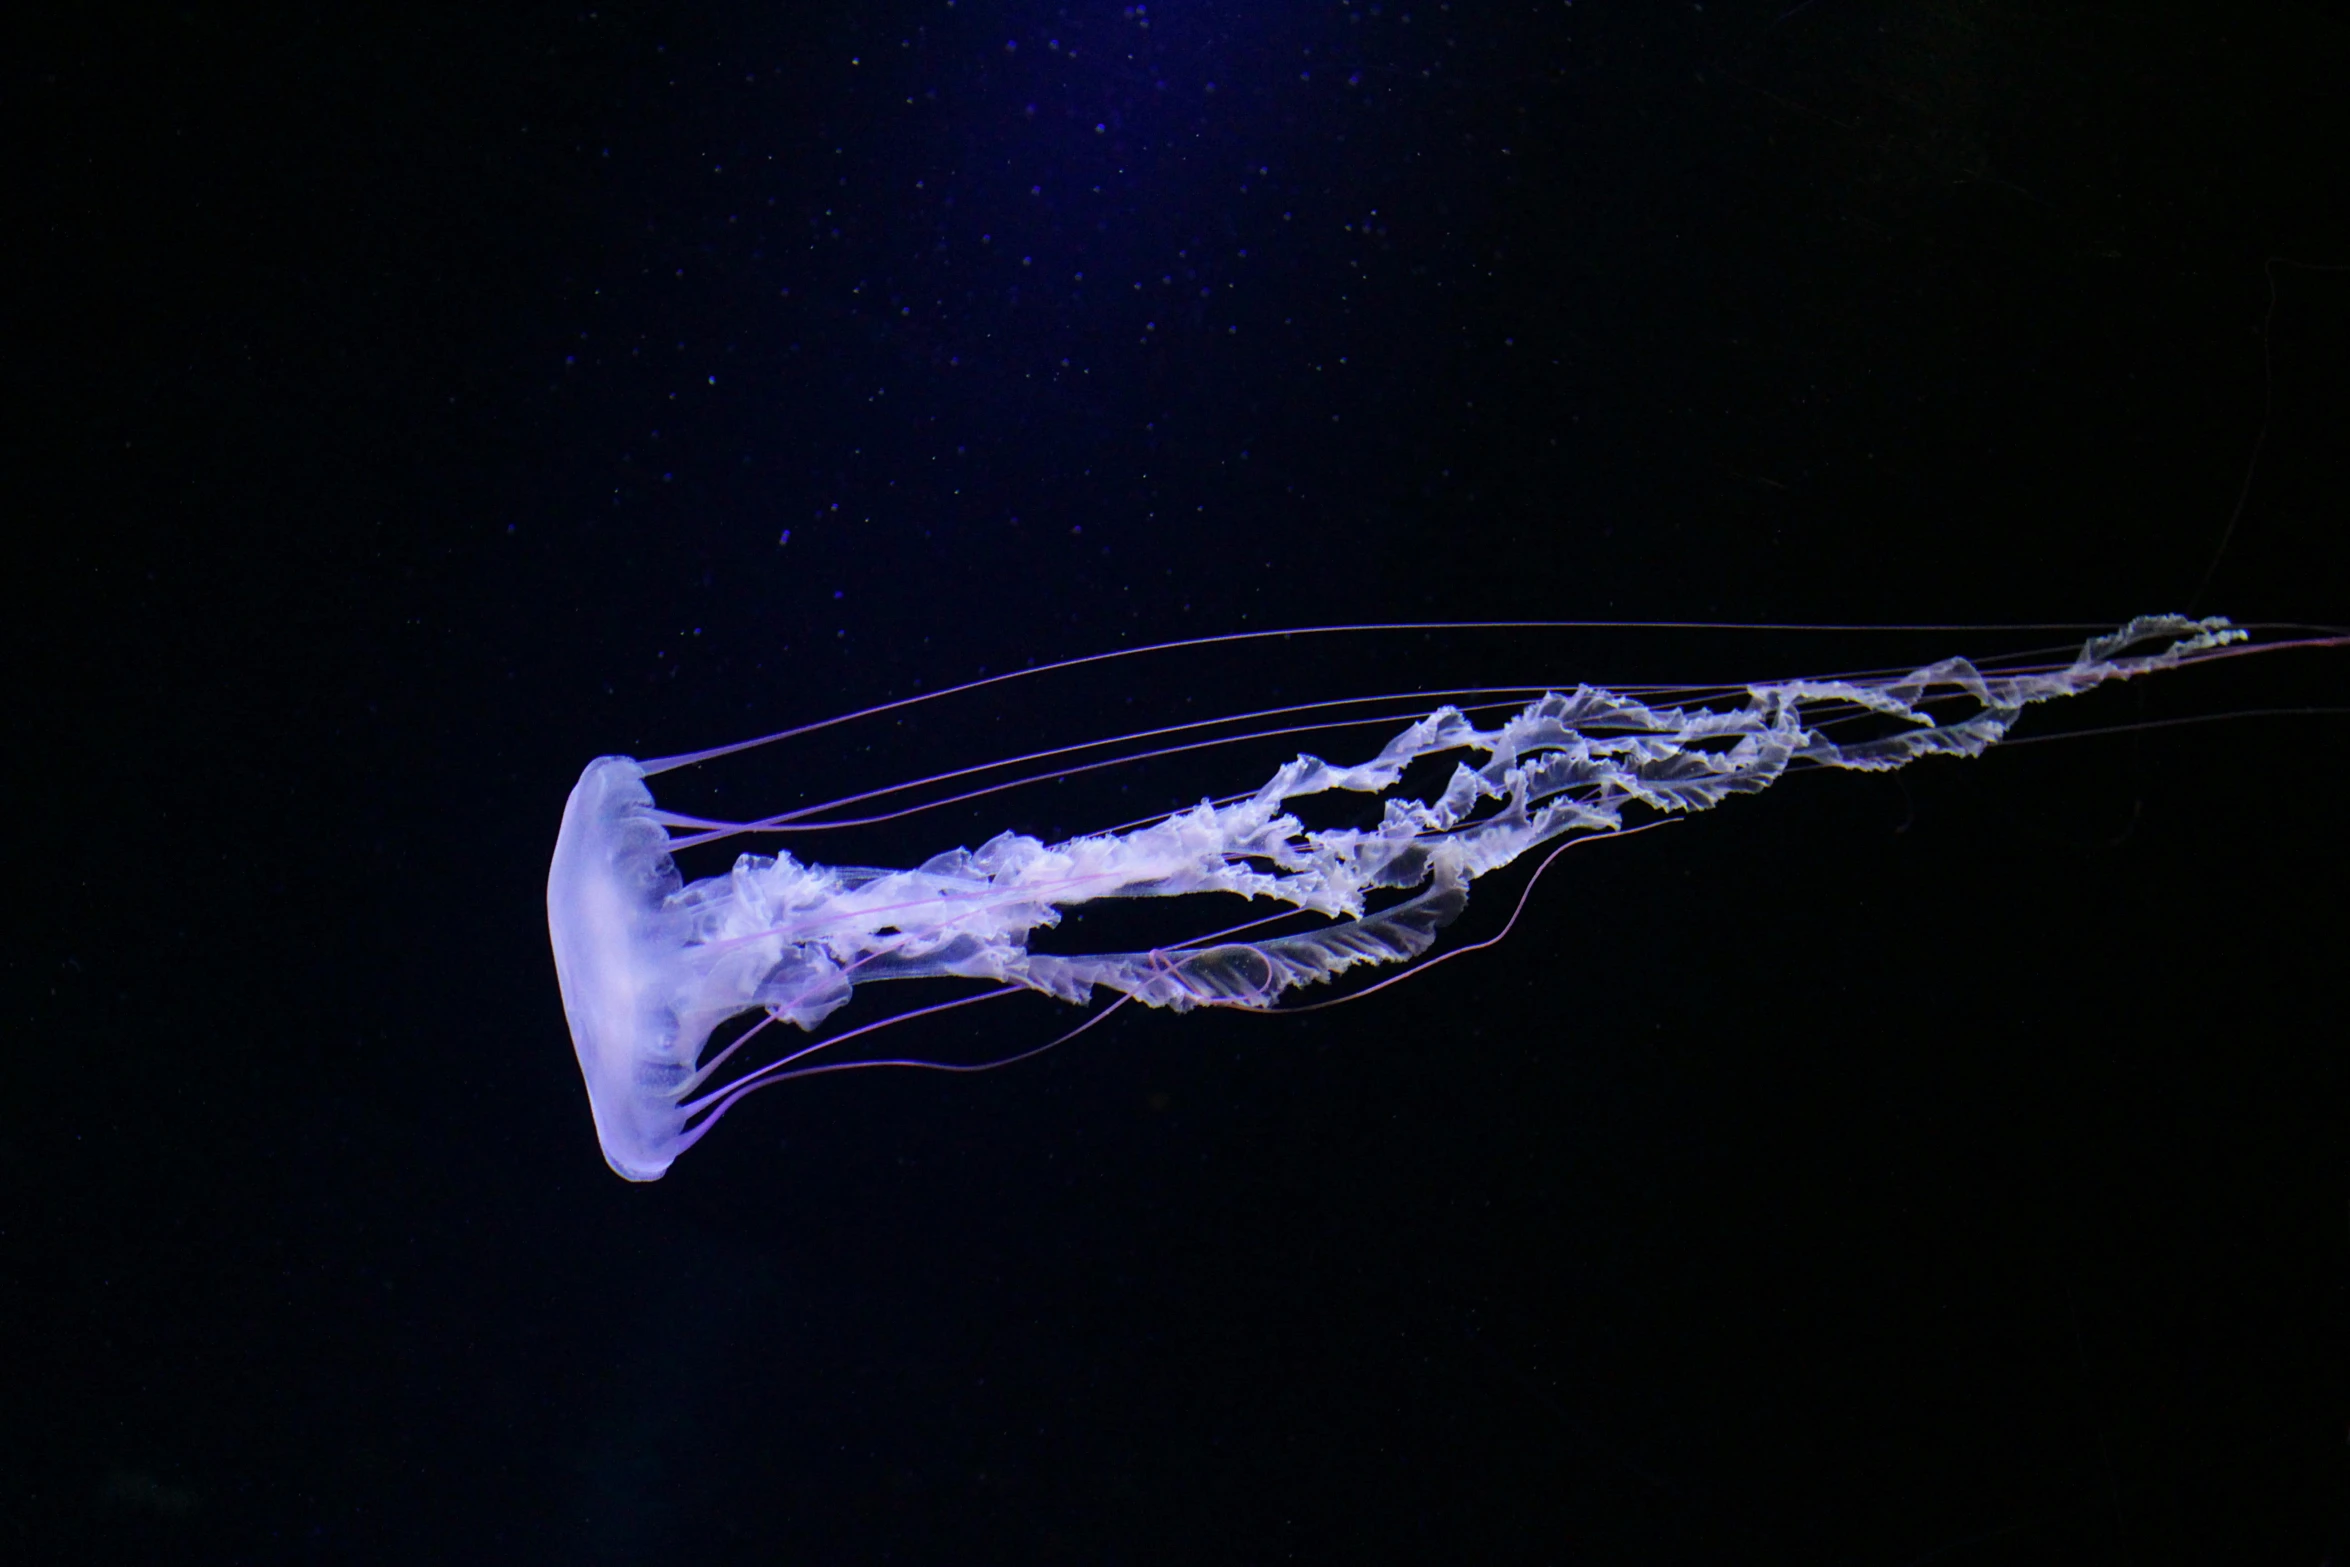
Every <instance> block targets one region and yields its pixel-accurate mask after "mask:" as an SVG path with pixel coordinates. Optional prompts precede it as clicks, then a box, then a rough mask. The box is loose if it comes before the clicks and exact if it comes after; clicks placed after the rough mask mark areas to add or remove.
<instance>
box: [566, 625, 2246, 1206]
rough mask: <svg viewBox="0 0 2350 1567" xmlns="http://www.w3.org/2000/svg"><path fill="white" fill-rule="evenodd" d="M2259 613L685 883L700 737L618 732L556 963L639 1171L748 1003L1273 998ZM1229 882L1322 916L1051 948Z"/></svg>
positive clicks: (811, 1017) (2194, 654) (1325, 766)
mask: <svg viewBox="0 0 2350 1567" xmlns="http://www.w3.org/2000/svg"><path fill="white" fill-rule="evenodd" d="M2243 637H2244V633H2243V632H2241V631H2239V630H2237V629H2236V628H2235V627H2234V626H2232V625H2230V624H2229V623H2228V622H2227V621H2225V620H2220V619H2204V620H2190V619H2187V618H2185V617H2182V616H2175V615H2161V616H2145V617H2141V618H2139V619H2137V620H2134V621H2132V622H2131V623H2130V624H2128V625H2127V626H2124V627H2123V628H2121V629H2120V630H2118V631H2115V632H2113V633H2111V634H2109V635H2105V636H2101V637H2096V638H2093V639H2091V640H2090V641H2089V642H2088V643H2087V644H2086V645H2084V646H2083V647H2082V649H2081V650H2080V653H2079V654H2078V656H2076V657H2075V658H2074V659H2073V660H2072V661H2071V662H2070V663H2068V664H2062V665H2056V666H2050V667H2032V668H2025V669H2021V670H2012V671H2003V672H2002V671H1992V670H1987V669H1984V668H1978V667H1977V666H1976V665H1975V664H1974V663H1971V662H1969V661H1968V660H1966V659H1964V658H1951V659H1945V660H1943V661H1941V662H1938V663H1933V664H1928V665H1925V666H1922V667H1919V668H1915V669H1911V670H1908V671H1906V672H1903V673H1899V674H1889V675H1888V674H1880V675H1866V676H1843V677H1837V678H1829V679H1809V680H1786V681H1775V682H1769V683H1763V684H1755V685H1750V686H1747V687H1744V688H1742V689H1740V690H1737V691H1734V692H1730V693H1728V694H1727V695H1726V696H1724V697H1722V698H1720V699H1716V700H1710V701H1701V702H1692V703H1686V704H1683V705H1665V704H1655V703H1651V702H1644V701H1642V700H1639V699H1637V698H1636V697H1634V696H1630V695H1624V694H1619V693H1617V692H1612V691H1608V690H1602V689H1599V688H1597V687H1592V686H1583V687H1579V688H1577V689H1576V690H1574V691H1572V692H1558V691H1553V692H1548V693H1545V694H1543V695H1541V696H1540V697H1538V698H1537V699H1535V700H1533V701H1531V702H1529V703H1527V704H1526V705H1525V706H1523V707H1522V708H1521V709H1519V710H1518V711H1517V712H1515V713H1514V714H1511V715H1509V716H1507V717H1506V718H1504V719H1503V721H1501V722H1500V723H1499V724H1498V725H1496V726H1495V727H1493V728H1490V729H1486V728H1480V727H1478V726H1477V724H1476V723H1474V722H1472V720H1471V718H1470V716H1469V715H1468V714H1467V713H1464V712H1463V711H1462V710H1461V709H1459V708H1457V707H1451V706H1444V707H1438V708H1436V709H1435V710H1434V711H1432V712H1430V713H1428V714H1427V715H1426V716H1424V717H1421V718H1419V719H1418V720H1416V721H1415V722H1412V723H1411V724H1409V725H1408V726H1407V727H1405V728H1403V729H1402V730H1401V731H1400V732H1399V733H1397V734H1395V735H1394V736H1393V737H1392V738H1391V739H1389V740H1388V741H1387V743H1386V744H1385V745H1384V746H1382V747H1381V748H1380V749H1379V751H1378V752H1377V754H1376V755H1374V756H1372V757H1371V758H1369V759H1368V760H1367V761H1363V762H1360V763H1356V764H1352V765H1342V764H1335V763H1331V762H1328V761H1325V760H1323V759H1321V758H1320V757H1316V756H1312V755H1300V756H1298V757H1297V758H1296V759H1295V760H1294V761H1291V762H1289V763H1288V764H1286V765H1285V766H1283V767H1281V768H1280V769H1279V770H1278V771H1277V772H1275V773H1274V775H1273V776H1272V778H1270V779H1269V780H1267V781H1266V782H1265V783H1264V784H1263V785H1262V786H1261V787H1259V788H1257V789H1256V790H1255V791H1254V792H1253V793H1249V794H1246V795H1240V796H1235V797H1230V798H1227V799H1224V800H1221V801H1218V800H1204V801H1202V802H1201V803H1200V804H1199V805H1197V806H1194V807H1192V808H1190V809H1188V810H1184V811H1179V812H1176V813H1173V814H1170V815H1167V816H1164V817H1160V818H1157V819H1155V820H1152V821H1149V822H1146V823H1144V824H1141V825H1139V826H1135V827H1132V828H1129V829H1124V830H1119V831H1111V832H1104V833H1096V834H1089V835H1083V836H1079V837H1074V838H1069V839H1066V840H1064V841H1062V842H1059V843H1052V844H1047V843H1044V842H1041V841H1039V840H1038V839H1036V838H1033V837H1029V836H1026V835H1022V834H1017V833H1004V834H1002V835H999V836H998V837H995V838H993V839H991V840H989V841H988V842H986V843H984V844H982V845H981V846H980V847H979V848H977V849H955V850H952V851H949V852H947V853H944V854H940V855H937V856H935V857H934V858H932V859H930V860H928V861H926V862H924V863H923V864H922V865H920V866H919V867H917V868H914V869H911V870H874V869H863V868H836V867H830V866H825V865H820V864H810V863H803V862H802V861H800V860H798V859H796V858H794V857H793V856H792V855H790V854H788V853H783V854H776V855H773V856H768V855H759V854H745V855H742V856H741V857H740V858H738V859H737V860H736V862H735V864H734V866H733V868H732V869H731V870H730V871H728V872H727V873H726V874H724V875H719V876H711V877H707V878H704V879H701V880H698V881H693V882H687V881H685V880H684V878H683V877H682V876H681V874H680V873H679V871H678V869H677V867H676V864H675V862H674V860H673V859H672V857H671V852H672V849H673V848H674V847H676V846H677V845H678V843H679V842H680V841H683V840H679V839H673V838H672V836H671V831H672V829H673V828H675V827H678V826H680V825H683V824H688V823H691V824H693V825H696V826H706V825H708V824H704V823H698V822H695V821H694V819H691V818H681V817H675V816H672V815H669V814H668V813H665V812H662V811H661V810H659V809H658V808H657V807H656V806H655V804H654V801H653V796H652V791H651V789H650V788H649V787H648V786H647V784H646V782H645V780H646V777H647V776H648V774H650V773H655V772H659V771H661V770H663V769H664V768H666V767H671V766H678V765H683V764H684V763H685V762H688V761H693V760H699V759H701V757H689V758H668V759H665V760H662V761H656V762H646V763H639V762H636V761H633V760H631V759H630V758H627V757H621V756H607V757H601V758H598V759H597V760H596V761H594V762H591V763H590V764H588V767H587V770H586V771H585V772H584V773H582V774H581V776H580V780H579V783H578V785H577V786H576V787H575V788H574V789H573V790H572V792H571V796H570V799H569V801H568V802H567V804H566V806H565V808H564V813H563V824H562V828H561V831H560V834H559V836H558V838H557V841H556V846H555V855H554V862H553V866H552V869H551V871H550V873H549V876H548V882H547V913H548V927H549V932H550V935H551V937H552V941H553V945H554V952H555V967H556V974H557V977H558V980H559V982H560V985H561V988H562V994H563V1005H564V1011H565V1013H566V1015H567V1017H568V1019H569V1022H570V1025H571V1034H572V1041H573V1044H574V1047H575V1048H576V1050H577V1052H578V1056H579V1064H580V1070H581V1073H582V1075H583V1076H584V1078H585V1079H586V1082H587V1089H588V1100H589V1104H590V1106H591V1108H592V1110H593V1113H594V1116H595V1123H596V1131H597V1136H598V1139H599V1140H600V1142H601V1144H602V1146H603V1150H604V1155H605V1158H606V1159H607V1161H608V1162H609V1163H610V1164H611V1166H612V1168H613V1169H614V1170H615V1171H617V1172H618V1173H619V1174H621V1175H622V1176H625V1177H626V1178H628V1179H630V1180H634V1181H649V1180H657V1179H659V1178H660V1176H661V1175H662V1174H663V1173H664V1172H665V1171H666V1170H667V1169H668V1167H669V1165H670V1163H671V1162H672V1161H673V1160H674V1159H675V1158H676V1157H677V1156H678V1155H679V1154H680V1153H682V1152H683V1151H684V1150H685V1149H686V1148H688V1147H691V1146H692V1144H693V1143H694V1142H695V1141H696V1140H698V1139H699V1138H700V1136H701V1135H702V1134H703V1133H704V1132H706V1131H707V1130H708V1129H709V1127H710V1126H711V1125H712V1124H714V1123H715V1121H716V1119H717V1117H718V1116H719V1115H722V1114H723V1113H724V1112H725V1111H726V1110H727V1109H728V1108H729V1107H731V1105H732V1104H733V1103H734V1102H735V1101H736V1100H737V1099H739V1098H740V1097H741V1095H742V1094H743V1093H746V1092H749V1091H750V1090H751V1089H752V1088H755V1087H760V1086H765V1084H766V1083H768V1082H772V1081H778V1080H780V1076H778V1075H776V1074H775V1071H774V1068H775V1067H778V1066H785V1065H788V1064H789V1062H791V1061H796V1060H798V1059H799V1056H798V1055H794V1056H791V1057H787V1058H786V1060H785V1061H784V1062H779V1063H772V1064H771V1065H770V1067H768V1068H763V1069H761V1070H760V1071H759V1072H755V1073H751V1074H747V1075H746V1076H745V1077H743V1078H739V1079H737V1080H736V1081H734V1082H732V1083H729V1084H727V1085H725V1086H724V1087H722V1088H719V1089H717V1090H715V1091H711V1090H709V1089H708V1084H709V1083H710V1081H711V1078H712V1075H713V1074H714V1073H715V1072H716V1071H717V1069H718V1067H719V1065H720V1061H721V1060H722V1059H723V1057H721V1058H720V1059H717V1060H712V1061H709V1062H704V1061H703V1060H702V1056H703V1053H704V1049H705V1047H706V1045H707V1044H708V1042H709V1039H710V1036H711V1033H712V1031H713V1030H714V1029H715V1028H717V1027H718V1026H719V1025H720V1024H721V1023H723V1022H724V1021H725V1020H726V1019H728V1018H730V1017H734V1016H736V1015H738V1014H742V1013H746V1012H763V1013H764V1014H766V1022H785V1023H790V1024H793V1025H795V1026H797V1027H799V1028H801V1029H804V1030H814V1029H816V1028H817V1027H818V1026H819V1025H820V1024H822V1023H823V1022H824V1020H825V1019H826V1018H827V1017H828V1016H830V1015H831V1014H832V1013H833V1012H834V1011H836V1010H837V1009H838V1008H840V1007H841V1006H842V1005H843V1004H844V1003H846V1002H847V1001H848V1000H849V998H850V996H851V994H852V992H853V990H854V988H855V987H856V986H857V985H859V984H862V983H866V982H869V981H876V980H886V979H909V978H921V977H939V976H958V977H962V978H966V979H976V980H987V981H993V982H995V983H996V984H997V985H999V986H1001V987H1007V988H1017V989H1025V990H1030V991H1036V992H1041V993H1043V994H1045V995H1049V996H1053V997H1056V998H1058V999H1060V1000H1063V1001H1067V1002H1073V1003H1079V1004H1083V1003H1086V1002H1088V1001H1090V1000H1092V999H1094V998H1095V996H1096V995H1097V993H1100V992H1109V993H1112V994H1115V995H1117V996H1119V997H1122V998H1124V999H1127V1000H1132V1001H1138V1002H1141V1003H1142V1004H1144V1005H1146V1006H1154V1007H1168V1008H1173V1009H1175V1010H1178V1011H1182V1010H1188V1009H1190V1008H1193V1007H1198V1006H1221V1007H1238V1008H1246V1009H1254V1010H1261V1009H1268V1008H1271V1007H1273V1006H1274V1005H1275V1004H1276V1003H1277V1002H1278V1001H1279V999H1280V998H1281V996H1282V995H1283V994H1284V993H1285V992H1287V991H1289V990H1292V989H1294V988H1296V987H1298V986H1303V985H1311V984H1317V983H1320V982H1323V981H1327V980H1330V979H1333V978H1335V977H1337V976H1338V975H1340V974H1343V973H1345V972H1346V971H1347V970H1349V969H1352V968H1355V967H1357V966H1359V965H1366V964H1396V963H1408V962H1410V961H1411V960H1413V959H1415V958H1418V957H1420V956H1421V955H1422V954H1423V953H1426V952H1427V951H1428V950H1429V948H1430V947H1431V946H1433V945H1434V943H1435V942H1436V940H1437V937H1438V933H1439V932H1440V931H1441V930H1442V929H1443V928H1444V927H1445V926H1446V925H1447V924H1449V923H1451V921H1452V920H1453V919H1454V918H1455V917H1457V916H1458V915H1459V914H1460V912H1461V910H1462V909H1463V908H1464V907H1465V906H1466V904H1467V901H1468V896H1469V892H1470V889H1471V886H1472V885H1473V884H1474V883H1475V882H1476V881H1477V880H1478V879H1479V878H1480V877H1482V876H1485V875H1487V874H1488V873H1490V872H1493V871H1496V870H1499V869H1500V868H1502V867H1504V866H1506V865H1509V864H1511V863H1512V862H1514V861H1516V860H1518V859H1520V858H1521V857H1523V856H1525V855H1526V854H1527V853H1528V852H1529V851H1531V850H1534V849H1536V848H1539V847H1542V846H1544V845H1547V844H1554V843H1558V842H1560V841H1562V840H1571V839H1573V838H1576V837H1578V836H1588V835H1595V834H1607V833H1615V832H1620V831H1622V830H1623V829H1624V828H1625V827H1626V825H1627V821H1628V813H1631V814H1637V815H1638V816H1640V817H1642V818H1643V819H1662V818H1669V817H1672V816H1676V815H1680V814H1685V813H1688V812H1693V811H1702V810H1706V809H1709V808H1711V807H1712V806H1714V805H1717V804H1719V803H1721V802H1722V801H1724V800H1726V799H1728V798H1729V797H1730V796H1732V795H1737V794H1751V793H1755V792H1757V791H1759V790H1762V789H1766V788H1768V787H1769V786H1770V785H1771V784H1773V783H1775V782H1776V781H1777V780H1778V779H1780V778H1781V777H1783V776H1785V775H1786V773H1787V772H1788V771H1789V770H1790V769H1791V768H1797V767H1807V766H1818V767H1834V768H1841V769H1846V770H1852V771H1864V772H1875V771H1886V770H1890V769H1893V768H1898V767H1904V766H1907V765H1908V764H1909V763H1911V762H1913V761H1916V760H1918V759H1920V758H1922V757H1927V756H1936V755H1956V756H1975V755H1979V754H1981V753H1982V752H1983V751H1984V750H1986V749H1987V748H1989V747H1990V746H1992V745H1994V744H1996V743H1997V742H1998V741H1999V740H2000V739H2001V738H2002V737H2003V736H2004V735H2005V734H2006V733H2007V731H2008V729H2009V727H2010V726H2011V725H2013V723H2014V722H2015V720H2016V719H2017V717H2018V716H2019V715H2021V713H2022V712H2023V711H2024V709H2025V708H2027V707H2029V706H2031V705H2033V704H2035V703H2040V702H2046V701H2051V700H2054V699H2056V698H2059V697H2069V696H2074V695H2077V694H2079V693H2081V692H2083V691H2087V690H2089V689H2091V688H2093V687H2095V686H2098V685H2102V684H2105V683H2107V682H2110V681H2115V680H2126V679H2130V678H2133V677H2135V676H2139V675H2143V674H2148V673H2152V672H2154V671H2158V670H2163V669H2170V668H2175V667H2178V666H2180V665H2183V664H2185V663H2188V662H2191V661H2194V660H2196V659H2197V658H2199V657H2202V656H2206V655H2210V654H2212V653H2214V652H2216V651H2217V650H2220V649H2223V648H2226V647H2228V646H2229V645H2230V644H2233V643H2237V642H2240V641H2242V640H2243ZM1868 715H1874V730H1873V732H1872V733H1871V734H1870V735H1869V736H1868V737H1866V738H1860V739H1842V740H1839V739H1836V738H1832V737H1831V736H1832V735H1833V734H1834V732H1835V730H1836V728H1837V722H1836V721H1837V720H1848V719H1851V718H1853V717H1856V716H1860V717H1866V716H1868ZM1454 753H1457V754H1458V755H1459V756H1460V758H1461V759H1460V760H1459V761H1458V762H1457V763H1456V765H1455V766H1454V768H1453V771H1452V773H1451V776H1450V779H1449V781H1448V782H1447V783H1446V784H1445V787H1444V788H1443V789H1442V790H1441V792H1438V793H1436V794H1435V797H1434V798H1432V799H1428V800H1419V799H1411V798H1405V797H1402V796H1400V795H1399V794H1397V793H1395V792H1393V791H1395V790H1396V786H1397V785H1398V783H1399V782H1400V780H1401V779H1402V777H1403V774H1404V770H1405V769H1406V768H1407V767H1408V766H1410V765H1411V764H1412V763H1414V762H1416V761H1419V760H1421V759H1423V758H1429V757H1438V756H1443V755H1447V754H1454ZM708 754H710V753H702V755H703V756H707V755H708ZM1331 790H1344V791H1353V792H1359V793H1365V794H1373V795H1381V796H1385V800H1384V805H1383V808H1382V814H1381V817H1380V819H1379V821H1378V822H1377V823H1376V824H1375V825H1372V826H1368V827H1333V828H1323V829H1309V828H1308V827H1306V826H1305V825H1304V824H1303V823H1302V822H1301V821H1300V820H1299V819H1298V817H1297V815H1296V814H1295V813H1294V812H1293V811H1292V810H1291V809H1290V802H1292V801H1295V800H1298V799H1301V798H1303V797H1306V796H1310V795H1315V794H1321V793H1324V792H1327V791H1331ZM704 836H705V837H706V836H707V835H706V834H705V835H704ZM1211 892H1225V893H1236V894H1239V895H1241V896H1243V897H1246V898H1249V899H1252V900H1268V901H1270V902H1273V903H1276V904H1279V905H1283V906H1285V908H1284V913H1288V912H1292V911H1299V912H1303V913H1305V914H1309V915H1313V916H1319V917H1320V918H1321V919H1322V920H1323V921H1324V923H1322V924H1321V925H1319V926H1318V927H1316V928H1313V929H1308V930H1305V931H1302V932H1298V933H1294V934H1286V935H1279V936H1268V937H1264V938H1262V939H1255V940H1230V939H1203V940H1201V941H1198V942H1194V943H1188V944H1179V945H1176V946H1173V947H1167V948H1154V949H1152V950H1148V951H1138V952H1107V953H1095V954H1085V955H1074V956H1073V955H1063V954H1050V953H1043V952H1037V951H1034V950H1031V947H1030V945H1029V943H1030V938H1031V936H1032V934H1033V933H1034V932H1036V931H1038V930H1041V929H1044V928H1047V927H1050V926H1052V925H1054V924H1055V923H1056V922H1057V921H1058V920H1059V918H1060V915H1061V911H1062V910H1064V909H1068V908H1072V907H1074V906H1077V905H1082V904H1085V903H1088V902H1092V901H1094V900H1099V899H1107V898H1179V897H1184V896H1188V895H1192V894H1198V893H1211ZM766 1022H763V1023H762V1024H761V1025H760V1026H761V1027H764V1026H766ZM738 1043H739V1042H738ZM811 1048H814V1047H811ZM727 1053H728V1054H731V1047H730V1049H729V1051H728V1052H727ZM804 1053H805V1052H804V1051H803V1052H802V1054H804ZM782 1075H798V1074H797V1073H785V1074H782ZM697 1096H698V1097H697Z"/></svg>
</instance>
